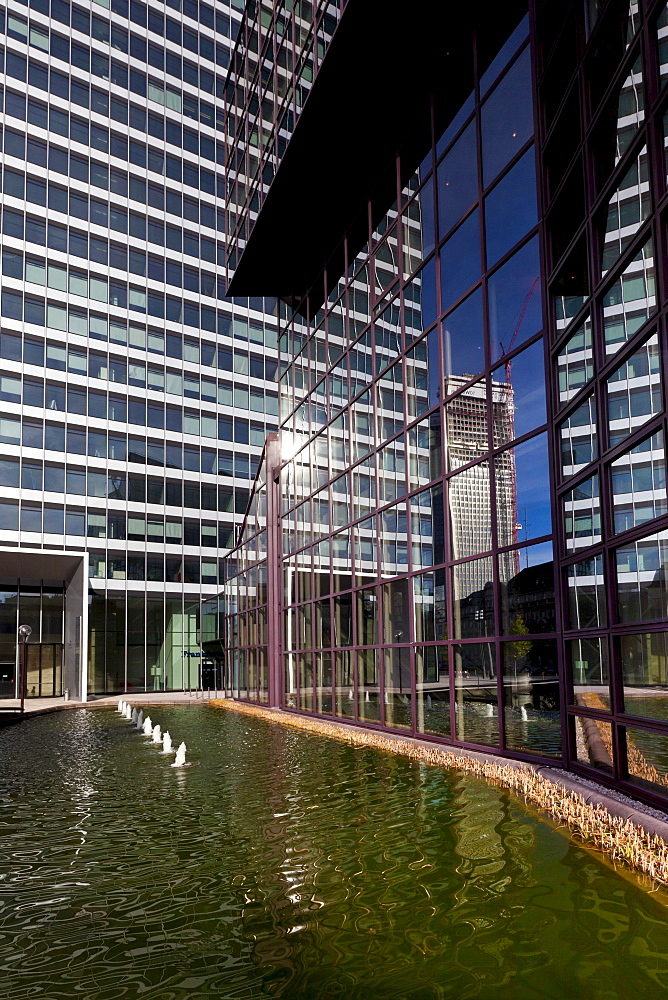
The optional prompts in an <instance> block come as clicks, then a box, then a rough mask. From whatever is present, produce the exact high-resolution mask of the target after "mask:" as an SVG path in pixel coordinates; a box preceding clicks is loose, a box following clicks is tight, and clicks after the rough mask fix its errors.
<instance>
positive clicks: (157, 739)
mask: <svg viewBox="0 0 668 1000" xmlns="http://www.w3.org/2000/svg"><path fill="white" fill-rule="evenodd" d="M153 742H154V743H162V733H161V732H160V726H154V727H153Z"/></svg>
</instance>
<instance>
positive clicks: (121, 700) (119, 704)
mask: <svg viewBox="0 0 668 1000" xmlns="http://www.w3.org/2000/svg"><path fill="white" fill-rule="evenodd" d="M116 711H117V712H118V714H119V715H120V714H121V712H122V711H123V699H122V698H119V699H118V707H117V708H116Z"/></svg>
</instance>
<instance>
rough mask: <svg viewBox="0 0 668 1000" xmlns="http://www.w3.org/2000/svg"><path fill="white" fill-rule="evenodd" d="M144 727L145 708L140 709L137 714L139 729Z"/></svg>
mask: <svg viewBox="0 0 668 1000" xmlns="http://www.w3.org/2000/svg"><path fill="white" fill-rule="evenodd" d="M143 728H144V709H143V708H140V709H139V715H138V716H137V729H143Z"/></svg>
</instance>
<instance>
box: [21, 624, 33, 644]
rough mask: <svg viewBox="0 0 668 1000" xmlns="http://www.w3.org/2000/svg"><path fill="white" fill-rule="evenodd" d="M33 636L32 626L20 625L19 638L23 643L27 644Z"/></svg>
mask: <svg viewBox="0 0 668 1000" xmlns="http://www.w3.org/2000/svg"><path fill="white" fill-rule="evenodd" d="M31 635H32V629H31V627H30V625H19V638H20V639H21V640H22V641H23V642H27V641H28V639H29V638H30V636H31Z"/></svg>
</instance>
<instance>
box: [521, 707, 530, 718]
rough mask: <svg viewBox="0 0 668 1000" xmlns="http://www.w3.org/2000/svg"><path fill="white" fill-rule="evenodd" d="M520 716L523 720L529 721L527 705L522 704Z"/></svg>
mask: <svg viewBox="0 0 668 1000" xmlns="http://www.w3.org/2000/svg"><path fill="white" fill-rule="evenodd" d="M520 718H521V720H522V722H528V721H529V716H528V715H527V710H526V706H525V705H522V707H521V708H520Z"/></svg>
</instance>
